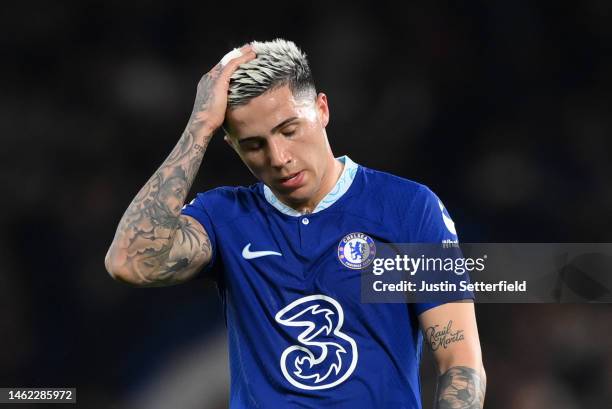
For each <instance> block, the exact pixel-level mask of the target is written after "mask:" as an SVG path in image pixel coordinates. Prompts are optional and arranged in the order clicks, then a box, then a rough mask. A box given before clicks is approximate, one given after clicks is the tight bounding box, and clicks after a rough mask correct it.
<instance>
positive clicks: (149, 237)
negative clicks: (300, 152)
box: [105, 46, 255, 286]
mask: <svg viewBox="0 0 612 409" xmlns="http://www.w3.org/2000/svg"><path fill="white" fill-rule="evenodd" d="M241 51H242V56H240V57H237V58H234V59H232V60H231V61H229V62H228V63H227V64H226V65H222V64H221V63H219V64H217V65H216V66H215V67H214V68H213V69H212V70H211V71H210V72H209V73H207V74H206V75H204V76H203V77H202V79H201V80H200V82H199V83H198V89H197V94H196V99H195V103H194V108H193V112H192V114H191V117H190V118H189V122H188V124H187V127H186V128H185V131H184V132H183V134H182V135H181V138H180V140H179V141H178V143H177V145H176V146H175V147H174V150H172V152H171V153H170V155H169V156H168V158H167V159H166V161H165V162H164V163H163V164H162V165H161V167H160V168H159V169H158V170H157V171H156V172H155V173H154V174H153V176H152V177H151V178H150V179H149V181H148V182H147V183H146V184H145V185H144V187H143V188H142V189H141V190H140V192H139V193H138V194H137V195H136V197H135V198H134V200H133V201H132V203H131V204H130V205H129V207H128V208H127V210H126V211H125V213H124V215H123V217H122V218H121V221H120V222H119V226H118V227H117V232H116V234H115V238H114V239H113V242H112V244H111V246H110V248H109V250H108V253H107V254H106V259H105V265H106V269H107V270H108V272H109V273H110V274H111V275H112V276H113V277H114V278H116V279H118V280H121V281H125V282H127V283H130V284H134V285H138V286H164V285H173V284H177V283H180V282H183V281H185V280H188V279H189V278H191V277H192V276H193V275H194V274H195V273H196V272H198V271H199V270H200V269H201V268H202V267H203V266H204V265H206V264H207V263H208V262H209V261H210V258H211V246H210V241H209V239H208V235H207V234H206V231H205V230H204V229H203V227H202V225H201V224H200V223H199V222H197V221H196V220H194V219H193V218H191V217H189V216H186V215H181V208H182V207H183V204H184V203H185V198H186V197H187V193H188V192H189V189H190V188H191V184H192V183H193V180H194V178H195V176H196V173H197V171H198V169H199V167H200V163H201V162H202V158H203V156H204V152H205V151H206V147H207V146H208V143H209V142H210V139H211V137H212V135H213V133H214V131H215V130H216V129H217V128H218V127H220V126H221V124H222V123H223V120H224V118H225V110H226V106H227V91H228V86H229V80H230V77H231V75H232V74H233V72H234V71H235V70H236V68H238V66H239V65H240V64H242V63H245V62H247V61H250V60H252V59H253V58H254V57H255V53H254V52H253V51H252V50H251V48H250V47H249V46H245V47H243V48H242V49H241Z"/></svg>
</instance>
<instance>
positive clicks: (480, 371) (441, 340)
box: [419, 302, 487, 409]
mask: <svg viewBox="0 0 612 409" xmlns="http://www.w3.org/2000/svg"><path fill="white" fill-rule="evenodd" d="M419 322H420V324H421V329H422V330H423V335H424V338H425V343H426V345H427V347H428V349H429V350H430V351H432V353H433V355H434V358H435V361H436V365H437V372H438V382H437V387H436V397H435V406H434V409H481V408H482V407H483V405H484V397H485V390H486V384H487V380H486V374H485V371H484V366H483V365H482V354H481V351H480V340H479V339H478V328H477V327H476V317H475V314H474V304H473V303H472V302H457V303H448V304H443V305H440V306H438V307H436V308H432V309H430V310H427V311H425V312H424V313H422V314H421V315H420V316H419Z"/></svg>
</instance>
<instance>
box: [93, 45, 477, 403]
mask: <svg viewBox="0 0 612 409" xmlns="http://www.w3.org/2000/svg"><path fill="white" fill-rule="evenodd" d="M329 118H330V113H329V108H328V102H327V96H326V95H325V94H323V93H317V91H316V88H315V84H314V82H313V79H312V75H311V72H310V69H309V66H308V63H307V60H306V57H305V55H304V53H303V52H302V51H301V50H300V49H298V48H297V47H296V45H295V44H294V43H292V42H289V41H284V40H280V39H279V40H275V41H271V42H253V43H250V44H248V45H246V46H244V47H242V48H241V49H240V50H234V51H233V52H231V53H229V54H228V55H226V56H225V57H224V58H223V59H222V60H221V62H220V63H219V64H217V65H216V66H215V67H214V68H213V69H212V70H211V71H210V72H209V73H208V74H206V75H204V76H203V77H202V79H201V80H200V82H199V84H198V87H197V95H196V99H195V104H194V108H193V112H192V114H191V117H190V118H189V121H188V124H187V127H186V129H185V131H184V132H183V134H182V136H181V138H180V140H179V142H178V144H177V145H176V147H175V148H174V150H173V151H172V153H170V156H169V157H168V158H167V159H166V161H165V162H164V163H163V164H162V165H161V167H160V168H159V169H158V170H157V171H156V172H155V173H154V174H153V176H152V177H151V179H150V180H149V181H148V182H147V183H146V184H145V185H144V187H143V188H142V189H141V191H140V192H139V193H138V194H137V195H136V197H135V198H134V200H133V201H132V203H131V204H130V206H129V207H128V209H127V211H126V212H125V214H124V215H123V218H122V219H121V222H120V223H119V226H118V228H117V233H116V235H115V238H114V240H113V242H112V244H111V246H110V249H109V251H108V254H107V256H106V260H105V264H106V268H107V270H108V271H109V273H110V274H111V275H112V276H113V277H114V278H116V279H117V280H121V281H124V282H127V283H130V284H133V285H137V286H166V285H173V284H178V283H182V282H184V281H187V280H189V279H191V278H193V277H194V276H196V275H197V276H200V277H207V278H210V279H213V280H215V281H216V283H217V285H218V287H219V290H220V294H221V298H222V302H223V307H224V312H225V318H226V322H227V329H228V335H229V343H230V345H229V350H230V372H231V388H230V390H231V393H230V408H232V409H241V408H327V407H329V408H347V409H348V408H350V409H357V408H368V409H373V408H376V409H378V408H393V409H400V408H403V409H412V408H420V407H421V396H420V383H419V377H418V376H419V375H418V374H419V360H420V354H421V344H422V340H423V337H425V339H426V343H427V345H429V347H430V349H431V350H432V351H433V355H434V357H435V361H436V363H437V367H438V371H439V378H438V384H437V391H436V394H437V396H436V407H437V408H482V406H483V402H484V394H485V383H486V382H485V372H484V369H483V365H482V358H481V351H480V342H479V339H478V332H477V327H476V320H475V315H474V306H473V302H472V300H464V301H467V302H453V303H412V304H385V303H368V304H366V303H362V302H360V294H361V293H360V291H361V289H360V270H359V267H360V265H361V264H362V263H366V261H367V259H368V258H369V257H371V255H372V254H371V253H372V251H373V250H372V251H370V250H371V249H372V247H371V244H372V243H373V241H374V240H376V241H382V242H389V243H411V242H414V243H442V242H449V241H450V242H456V240H457V236H456V232H455V230H454V225H453V224H452V221H451V220H450V217H449V216H448V213H447V212H446V210H445V209H444V208H443V206H442V204H441V202H440V201H439V199H438V198H437V197H436V196H435V195H434V194H433V193H432V192H431V191H430V190H429V189H428V188H427V187H425V186H423V185H420V184H417V183H415V182H411V181H409V180H406V179H402V178H400V177H396V176H393V175H390V174H387V173H383V172H379V171H375V170H372V169H368V168H365V167H363V166H360V165H358V164H356V163H355V162H353V161H352V160H351V159H350V158H349V157H348V156H342V157H339V158H335V157H334V155H333V154H332V150H331V148H330V145H329V142H328V137H327V133H326V129H325V128H326V126H327V124H328V122H329ZM221 127H223V128H224V130H225V132H226V135H225V141H226V142H227V143H228V144H229V145H230V146H231V147H232V148H233V149H234V150H235V151H236V153H237V154H238V156H239V157H240V159H241V160H242V161H243V162H244V164H245V165H246V166H247V167H248V168H249V170H250V171H251V172H252V173H253V175H254V176H255V177H256V178H257V179H258V180H259V181H260V182H259V183H257V184H255V185H252V186H250V187H221V188H217V189H213V190H211V191H208V192H205V193H199V194H198V195H197V196H196V197H195V199H193V200H192V201H191V202H190V203H189V204H187V205H185V206H184V203H185V200H186V198H187V194H188V191H189V189H190V187H191V185H192V182H193V180H194V177H195V175H196V172H197V171H198V169H199V166H200V163H201V161H202V158H203V157H204V153H205V151H206V147H207V145H208V143H209V142H210V140H211V138H212V136H213V134H214V133H215V131H216V130H217V129H218V128H221ZM213 266H214V268H213Z"/></svg>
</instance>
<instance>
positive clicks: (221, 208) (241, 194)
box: [190, 184, 260, 217]
mask: <svg viewBox="0 0 612 409" xmlns="http://www.w3.org/2000/svg"><path fill="white" fill-rule="evenodd" d="M259 189H260V187H259V184H254V185H251V186H246V187H245V186H221V187H217V188H214V189H211V190H207V191H205V192H201V193H198V194H196V197H195V198H194V199H193V200H192V202H191V203H190V205H193V206H197V207H199V208H201V209H203V210H205V211H206V212H207V213H209V214H212V213H215V214H217V213H219V214H225V215H227V216H230V217H231V216H234V217H235V216H237V214H240V213H245V212H250V211H252V210H253V209H255V202H256V200H257V195H258V191H259Z"/></svg>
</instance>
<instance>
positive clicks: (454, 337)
mask: <svg viewBox="0 0 612 409" xmlns="http://www.w3.org/2000/svg"><path fill="white" fill-rule="evenodd" d="M452 327H453V321H452V320H450V321H448V324H446V325H445V326H444V327H440V326H439V325H434V326H433V327H429V328H427V329H426V330H425V339H426V340H427V346H428V347H429V349H431V350H432V351H437V350H438V349H440V348H443V349H446V348H448V346H449V345H450V344H452V343H455V342H460V341H463V340H464V338H465V337H464V334H463V330H461V329H458V330H455V331H453V328H452Z"/></svg>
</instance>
